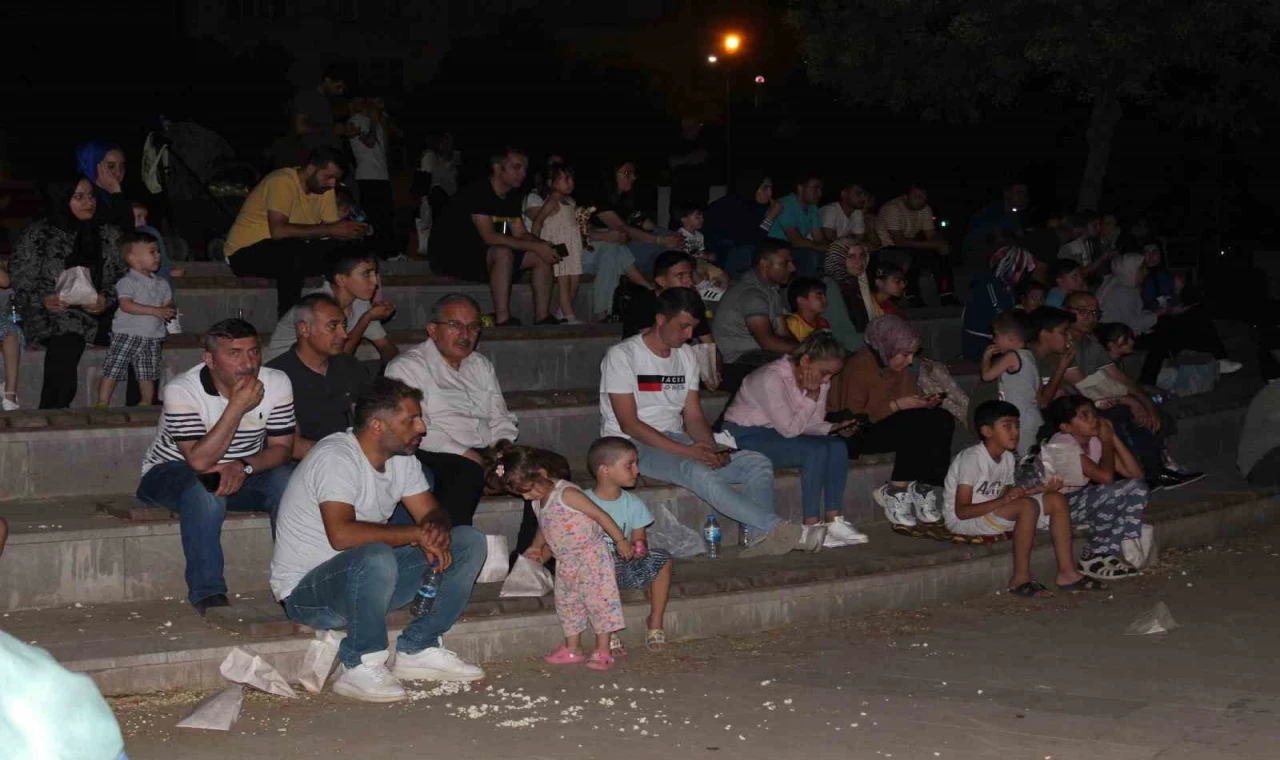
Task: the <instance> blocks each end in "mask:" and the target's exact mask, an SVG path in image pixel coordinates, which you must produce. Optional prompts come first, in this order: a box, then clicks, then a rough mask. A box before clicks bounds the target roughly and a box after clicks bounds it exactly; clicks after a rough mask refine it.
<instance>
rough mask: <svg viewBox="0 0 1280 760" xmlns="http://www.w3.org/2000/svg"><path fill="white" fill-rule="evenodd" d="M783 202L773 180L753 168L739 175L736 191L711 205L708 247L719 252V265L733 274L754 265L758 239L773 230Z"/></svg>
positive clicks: (707, 216)
mask: <svg viewBox="0 0 1280 760" xmlns="http://www.w3.org/2000/svg"><path fill="white" fill-rule="evenodd" d="M781 213H782V205H781V204H779V203H777V202H775V201H774V199H773V180H772V179H771V178H770V177H769V176H768V175H767V174H765V173H764V172H761V171H757V170H755V169H749V170H747V171H744V172H742V173H741V174H739V175H738V180H737V182H736V183H735V185H734V192H732V193H729V194H728V195H726V196H724V197H723V198H720V199H718V200H716V201H715V202H714V203H711V204H710V205H708V206H707V210H706V212H705V213H704V214H703V216H704V218H705V222H704V223H703V227H702V234H703V235H704V236H705V237H706V239H707V250H708V251H714V252H715V253H716V266H718V267H720V268H721V269H724V270H725V271H726V272H728V273H729V275H730V276H731V277H737V276H739V275H741V274H742V273H743V272H746V271H747V270H748V269H750V268H751V253H752V251H754V250H755V248H756V243H758V242H760V241H761V240H763V239H764V237H765V236H766V235H768V234H769V228H770V227H772V226H773V220H775V219H777V218H778V215H779V214H781Z"/></svg>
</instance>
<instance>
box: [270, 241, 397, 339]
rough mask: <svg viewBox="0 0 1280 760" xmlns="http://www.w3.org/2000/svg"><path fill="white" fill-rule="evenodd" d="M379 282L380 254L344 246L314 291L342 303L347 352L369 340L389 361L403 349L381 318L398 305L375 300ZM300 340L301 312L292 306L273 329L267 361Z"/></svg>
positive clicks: (394, 310) (386, 317)
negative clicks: (389, 332) (394, 339)
mask: <svg viewBox="0 0 1280 760" xmlns="http://www.w3.org/2000/svg"><path fill="white" fill-rule="evenodd" d="M379 283H380V280H379V277H378V260H377V258H376V257H375V256H374V255H373V254H372V253H370V252H369V251H366V250H363V249H359V248H354V247H352V248H346V249H343V250H342V251H341V252H340V254H339V255H338V256H337V257H336V258H334V259H333V261H332V262H330V266H329V271H328V272H327V273H326V274H325V283H324V285H323V286H321V287H320V288H319V289H317V290H313V291H311V293H324V294H325V295H327V296H331V297H332V298H333V300H335V301H337V302H338V306H340V307H342V311H343V313H344V314H345V315H346V317H347V323H346V328H347V339H346V343H345V345H344V346H343V351H344V352H346V353H348V354H354V353H355V352H356V349H357V348H359V347H360V341H362V340H367V341H369V342H370V343H372V344H373V347H374V348H376V349H378V357H379V358H381V359H382V361H384V362H389V361H391V360H392V359H394V358H395V357H396V355H397V354H399V353H400V349H399V348H398V347H397V346H396V344H395V343H394V342H393V341H392V340H391V338H389V337H387V330H386V328H384V327H383V326H382V321H383V320H385V319H390V318H391V317H392V316H394V315H395V313H396V307H395V306H394V305H393V304H390V303H386V302H384V301H382V302H378V303H374V302H373V299H374V297H375V296H376V295H377V294H378V285H379ZM311 293H308V294H307V295H310V294H311ZM297 342H298V313H297V312H296V311H294V310H293V309H292V308H290V309H289V311H286V312H285V313H284V314H282V315H281V316H280V319H279V321H277V322H276V329H275V330H272V331H271V340H270V341H268V342H267V350H266V351H264V352H263V353H264V354H265V356H264V357H263V359H264V361H271V360H273V359H275V358H276V357H277V356H280V355H281V354H284V353H285V352H286V351H288V350H289V349H291V348H293V344H295V343H297Z"/></svg>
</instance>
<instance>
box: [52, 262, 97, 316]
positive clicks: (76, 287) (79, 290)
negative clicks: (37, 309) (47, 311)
mask: <svg viewBox="0 0 1280 760" xmlns="http://www.w3.org/2000/svg"><path fill="white" fill-rule="evenodd" d="M53 292H54V295H56V296H58V297H59V298H61V299H62V301H63V303H65V304H66V305H67V306H93V305H94V304H96V303H97V302H98V289H97V288H95V287H93V277H91V276H90V275H89V267H68V268H66V269H64V270H62V274H60V275H58V281H57V282H56V283H55V284H54V286H53Z"/></svg>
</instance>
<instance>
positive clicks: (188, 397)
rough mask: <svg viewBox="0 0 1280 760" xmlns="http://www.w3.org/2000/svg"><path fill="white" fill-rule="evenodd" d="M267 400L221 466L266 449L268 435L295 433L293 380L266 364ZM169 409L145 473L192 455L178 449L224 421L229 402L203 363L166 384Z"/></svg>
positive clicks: (244, 421) (244, 424)
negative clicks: (185, 454)
mask: <svg viewBox="0 0 1280 760" xmlns="http://www.w3.org/2000/svg"><path fill="white" fill-rule="evenodd" d="M258 379H259V380H261V381H262V387H263V391H262V401H260V402H259V403H258V405H257V406H256V407H254V408H253V409H251V410H250V411H249V413H248V414H246V415H245V416H243V417H241V418H240V425H239V426H238V427H237V428H236V432H235V435H233V436H232V438H231V445H229V446H227V450H226V452H224V453H223V455H222V458H221V459H219V460H218V463H219V464H223V463H226V462H231V461H234V460H237V459H244V458H246V457H251V456H253V455H254V454H257V453H258V452H259V451H262V449H263V448H265V447H266V445H267V438H270V437H278V436H282V435H293V431H294V427H295V426H296V422H295V420H294V414H293V383H292V382H290V380H289V376H288V375H286V374H285V373H283V372H281V371H280V370H278V369H272V368H270V367H261V368H259V369H258ZM162 396H163V397H164V398H163V400H164V413H163V414H161V415H160V422H159V423H158V424H157V425H156V437H155V440H154V441H152V442H151V448H149V449H147V455H146V456H145V457H143V459H142V474H143V475H146V474H147V470H150V469H151V468H152V467H155V466H156V465H157V464H160V463H161V462H181V461H183V460H185V459H186V457H184V456H183V455H182V450H181V449H179V448H178V443H179V442H181V441H198V440H200V439H201V438H204V436H205V434H207V433H208V432H209V431H210V430H212V429H213V426H214V425H216V424H218V420H220V419H222V413H223V412H225V411H226V410H227V404H228V403H229V402H228V400H227V399H226V398H224V397H223V396H222V394H220V393H218V389H217V387H215V386H214V384H213V376H212V375H211V374H210V372H209V368H208V367H206V366H204V365H203V364H198V365H196V366H194V367H192V368H191V369H189V370H187V371H186V372H183V373H182V374H181V375H178V376H177V377H175V378H174V379H173V380H171V381H169V383H168V384H167V385H165V386H164V390H163V391H162Z"/></svg>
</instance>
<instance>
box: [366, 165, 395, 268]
mask: <svg viewBox="0 0 1280 760" xmlns="http://www.w3.org/2000/svg"><path fill="white" fill-rule="evenodd" d="M357 184H358V185H359V186H360V207H361V208H362V209H364V213H365V216H367V217H368V218H369V224H371V225H373V239H372V242H371V245H372V246H373V250H375V251H376V252H377V253H378V256H379V257H381V258H384V259H386V258H390V257H392V256H394V255H396V250H395V230H394V229H393V228H394V224H395V200H394V198H393V196H392V193H391V181H390V180H384V179H362V180H359V181H358V182H357Z"/></svg>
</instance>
